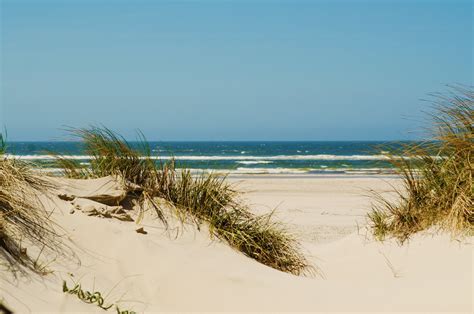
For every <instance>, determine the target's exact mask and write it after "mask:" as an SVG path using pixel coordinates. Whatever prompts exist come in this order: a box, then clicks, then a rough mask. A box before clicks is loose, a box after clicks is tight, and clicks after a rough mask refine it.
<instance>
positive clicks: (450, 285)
mask: <svg viewBox="0 0 474 314" xmlns="http://www.w3.org/2000/svg"><path fill="white" fill-rule="evenodd" d="M232 180H233V181H241V179H238V178H237V179H232ZM389 184H395V185H396V184H397V181H396V180H394V179H390V180H387V181H383V180H381V179H379V178H349V179H348V178H334V177H333V178H321V177H311V178H308V177H306V178H298V177H283V178H258V177H256V178H252V179H245V181H244V182H240V185H239V186H240V188H241V189H243V190H247V191H251V192H249V193H248V194H247V195H246V199H247V200H248V202H249V203H251V204H252V205H253V207H252V208H255V211H257V212H263V211H268V210H271V209H272V208H274V207H275V206H278V213H277V215H276V217H277V218H278V219H280V220H282V221H285V222H287V223H289V226H290V228H291V229H292V230H294V231H296V232H297V233H299V234H300V236H301V238H302V246H303V249H304V250H305V252H306V253H307V254H308V258H309V259H310V260H311V262H312V263H313V264H315V265H318V266H319V267H320V268H321V269H322V271H323V273H324V279H323V278H320V277H315V278H307V277H296V276H293V275H289V274H286V273H282V272H279V271H277V270H274V269H272V268H269V267H266V266H264V265H262V264H259V263H257V262H256V261H254V260H252V259H249V258H247V257H245V256H244V255H242V254H240V253H239V252H236V251H234V250H232V249H231V248H229V247H228V246H227V245H226V244H225V243H220V242H218V241H211V240H210V239H209V235H208V232H207V230H203V229H202V230H201V231H200V232H199V231H197V230H196V229H195V228H193V227H192V226H188V227H186V230H185V231H183V232H181V233H180V234H178V235H177V234H176V229H173V228H171V229H170V230H169V231H165V229H164V228H163V227H162V226H161V224H160V223H159V221H157V220H153V219H150V218H149V217H146V218H145V220H144V221H143V222H142V224H141V226H143V227H144V229H145V230H146V231H147V232H148V234H146V235H143V234H138V233H136V232H135V229H136V228H138V226H137V225H136V224H135V223H134V222H122V221H118V220H116V219H104V218H98V217H89V216H86V215H85V214H84V213H82V212H80V211H76V212H75V213H74V214H70V213H69V212H70V210H71V209H72V206H73V205H71V204H70V203H68V202H66V201H62V200H59V199H55V200H53V201H50V202H49V205H48V206H50V207H51V208H53V207H55V208H56V211H55V214H54V217H55V219H56V220H57V221H58V222H59V223H60V224H61V225H62V226H63V228H64V229H65V231H66V232H67V233H68V234H69V236H70V237H71V239H72V240H73V241H74V243H75V244H76V253H77V255H78V258H79V259H80V261H81V263H80V264H78V263H73V262H68V263H62V264H60V263H59V262H60V261H56V262H55V263H52V264H51V265H50V268H51V269H53V270H54V273H53V274H51V275H48V276H45V277H42V278H38V277H37V276H36V277H35V276H33V277H30V278H18V280H16V281H12V280H11V278H4V279H3V280H2V281H0V284H1V287H0V288H1V294H2V295H3V297H4V299H5V301H6V303H7V304H8V305H9V307H11V308H12V309H14V310H15V312H17V313H27V312H29V311H31V312H46V313H56V312H94V311H95V312H98V313H107V312H104V311H103V310H102V309H100V308H98V307H96V306H95V305H90V304H85V303H83V302H81V301H79V300H78V299H77V298H76V297H75V296H71V295H67V294H64V293H63V292H62V287H61V285H62V279H63V278H64V279H66V280H67V281H68V284H69V285H71V283H72V281H71V279H70V278H71V277H70V275H69V274H68V273H73V274H74V278H75V279H76V280H80V282H81V284H82V285H83V287H84V288H85V289H88V290H92V289H93V287H95V289H96V290H100V291H101V292H103V293H104V294H107V292H108V291H110V290H111V289H112V291H111V293H110V294H109V295H108V296H107V298H106V303H108V302H117V301H120V302H119V305H120V306H121V308H123V309H133V310H135V311H137V312H143V311H146V312H160V313H162V312H183V311H189V312H210V311H215V312H261V311H265V312H298V311H308V312H368V311H373V312H421V311H423V312H427V313H431V312H435V311H446V312H465V313H471V312H472V309H473V308H472V306H473V304H472V300H473V297H472V293H473V291H472V282H473V271H472V265H473V264H472V244H468V243H467V242H469V241H471V239H468V240H469V241H468V240H464V241H461V242H459V241H451V240H450V238H449V237H448V236H446V235H429V234H427V233H425V234H422V235H417V236H416V237H414V238H413V239H412V240H411V241H410V243H409V244H408V245H405V246H402V247H400V246H398V245H397V244H395V243H393V242H386V243H384V244H380V243H376V242H374V241H373V240H370V237H368V238H366V231H365V228H364V223H365V217H364V215H365V213H366V212H367V211H368V210H369V209H370V199H369V198H368V197H366V195H367V194H368V190H370V189H374V190H377V191H388V190H390V185H389ZM75 186H76V187H77V185H75ZM85 190H87V188H85ZM357 225H359V228H358V227H357ZM109 312H111V313H112V312H115V310H114V309H111V310H109Z"/></svg>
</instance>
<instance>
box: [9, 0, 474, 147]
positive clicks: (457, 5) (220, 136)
mask: <svg viewBox="0 0 474 314" xmlns="http://www.w3.org/2000/svg"><path fill="white" fill-rule="evenodd" d="M0 2H1V3H2V6H1V9H2V15H1V19H2V23H1V26H2V38H1V53H2V55H1V61H2V69H1V74H2V81H1V111H0V123H1V124H3V125H5V126H6V128H7V129H8V133H9V137H10V139H12V140H50V139H58V138H61V136H62V134H63V132H61V131H60V128H61V127H62V126H64V125H68V126H74V127H83V126H87V125H88V124H91V123H103V124H105V125H107V126H109V127H110V128H113V129H115V130H118V131H120V132H122V133H123V134H125V135H126V136H129V135H131V134H133V132H134V130H135V129H137V128H140V129H141V130H142V131H143V132H144V133H145V134H146V136H147V137H148V138H149V139H150V140H384V139H388V140H390V139H409V138H413V137H414V136H415V135H413V133H411V132H412V131H414V130H417V129H418V128H419V125H420V123H419V122H420V114H419V112H420V111H421V110H427V109H428V104H427V103H424V102H422V101H420V99H421V98H425V96H426V94H427V93H429V92H434V91H440V90H443V89H444V85H445V84H449V83H463V84H472V71H473V67H472V57H473V54H472V41H473V24H472V23H473V22H472V3H471V1H457V0H449V1H448V0H446V1H408V0H406V1H388V0H387V1H383V0H381V1H357V0H354V1H329V0H328V1H317V0H315V1H298V0H293V1H270V0H268V1H245V0H244V1H217V0H216V1H204V0H203V1H158V0H157V1H140V0H129V1H123V0H122V1H120V0H108V1H106V0H96V1H92V0H77V1H72V0H69V1H67V0H64V1H48V0H42V1H40V0H34V1H33V0H31V1H24V0H0Z"/></svg>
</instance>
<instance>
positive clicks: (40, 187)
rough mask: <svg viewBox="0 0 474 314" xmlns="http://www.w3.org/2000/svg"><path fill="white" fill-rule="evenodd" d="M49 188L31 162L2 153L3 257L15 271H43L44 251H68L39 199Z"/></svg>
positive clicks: (0, 245) (0, 221) (0, 255)
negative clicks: (33, 168) (3, 155)
mask: <svg viewBox="0 0 474 314" xmlns="http://www.w3.org/2000/svg"><path fill="white" fill-rule="evenodd" d="M3 143H5V142H4V140H3ZM2 145H3V147H4V146H5V144H2ZM50 188H52V186H51V184H50V183H49V182H48V181H46V180H44V179H43V178H42V177H41V175H39V174H38V173H36V172H34V171H33V170H32V169H31V167H30V166H29V165H28V164H26V163H24V162H21V161H18V160H13V159H7V158H5V157H2V156H0V259H1V260H2V261H3V262H4V263H5V264H6V265H7V266H8V267H9V268H10V269H11V270H12V271H14V272H16V271H17V270H24V269H30V270H33V271H35V272H37V273H44V270H45V268H44V265H41V262H40V261H41V254H43V255H45V254H48V255H49V253H54V254H55V255H61V254H63V253H64V252H65V251H64V250H65V246H64V245H63V244H62V242H61V240H60V239H61V238H60V236H59V234H58V233H57V232H56V230H55V226H54V223H53V222H52V221H51V220H50V217H49V216H50V213H49V212H47V210H46V209H45V208H44V206H43V204H42V203H41V202H40V201H39V199H38V195H39V194H41V193H44V192H46V191H47V190H48V189H50ZM31 249H33V250H32V252H34V251H35V250H36V251H37V252H36V253H35V254H36V255H35V256H32V255H31V252H30V251H31Z"/></svg>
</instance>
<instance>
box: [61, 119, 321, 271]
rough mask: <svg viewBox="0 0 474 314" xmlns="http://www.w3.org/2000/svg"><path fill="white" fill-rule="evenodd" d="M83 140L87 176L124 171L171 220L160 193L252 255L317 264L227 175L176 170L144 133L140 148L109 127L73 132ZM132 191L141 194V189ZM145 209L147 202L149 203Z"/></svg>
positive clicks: (300, 267)
mask: <svg viewBox="0 0 474 314" xmlns="http://www.w3.org/2000/svg"><path fill="white" fill-rule="evenodd" d="M73 133H74V134H75V135H76V136H78V137H80V138H81V139H82V141H83V142H84V145H85V148H86V151H85V153H86V154H88V155H90V156H91V157H92V160H91V167H90V169H89V170H87V171H89V173H88V176H95V177H100V176H107V175H119V176H121V177H123V178H124V179H125V180H126V181H127V182H131V183H133V184H134V185H138V186H140V187H141V190H140V192H139V193H140V194H139V197H140V198H141V201H142V203H146V202H151V204H152V205H153V206H154V208H155V210H156V212H157V213H158V215H159V217H160V219H161V220H163V221H164V222H166V218H165V217H164V214H163V211H162V210H160V205H159V204H158V203H156V202H155V198H156V197H159V198H162V199H164V200H166V201H167V202H168V203H169V204H171V205H173V206H174V207H175V208H176V209H178V211H177V212H178V216H179V218H180V219H187V218H190V219H192V220H193V221H194V222H195V223H196V224H197V225H198V226H199V225H200V224H201V223H207V224H208V225H209V227H210V230H211V233H212V235H214V236H216V237H218V238H220V239H222V240H224V241H226V242H227V243H229V245H231V246H232V247H233V248H235V249H237V250H239V251H241V252H242V253H244V254H245V255H247V256H248V257H251V258H254V259H255V260H257V261H259V262H261V263H263V264H265V265H268V266H270V267H273V268H275V269H278V270H281V271H285V272H289V273H292V274H296V275H299V274H302V273H305V272H309V271H310V270H311V269H312V268H311V267H310V266H309V263H308V262H307V260H306V259H305V257H304V256H303V255H302V254H301V253H300V251H299V247H298V242H297V241H296V239H295V238H294V237H293V236H291V235H290V233H288V232H287V231H286V230H285V229H284V228H283V227H282V226H281V225H280V224H278V223H276V222H273V221H272V220H271V215H263V216H257V215H254V214H252V213H251V212H250V210H249V209H248V208H247V207H246V206H245V205H243V204H242V203H241V202H240V201H239V198H238V196H239V193H238V192H237V191H235V190H234V189H232V187H231V186H230V185H229V184H228V183H227V181H226V179H225V177H220V176H217V175H215V174H201V175H198V176H193V175H192V174H191V172H190V171H189V170H186V169H180V171H177V170H176V167H175V163H174V161H170V162H168V163H160V164H157V163H156V162H155V160H154V159H153V158H152V156H151V153H150V148H149V145H148V143H147V141H146V140H145V138H144V137H143V135H142V134H141V133H140V134H139V140H140V141H139V149H136V148H134V147H132V146H131V145H130V144H129V143H128V142H127V141H126V140H125V139H124V138H123V137H121V136H119V135H117V134H115V133H114V132H113V131H111V130H109V129H107V128H101V127H91V128H89V129H77V130H73ZM59 161H60V165H61V163H62V166H63V169H64V173H65V174H66V175H68V176H72V177H75V176H76V175H77V174H78V173H79V176H82V171H84V170H83V169H80V168H79V167H77V164H74V163H69V162H64V160H63V161H61V160H59ZM133 193H137V192H136V188H135V189H134V192H133ZM144 207H146V206H144Z"/></svg>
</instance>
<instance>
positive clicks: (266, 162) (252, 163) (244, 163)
mask: <svg viewBox="0 0 474 314" xmlns="http://www.w3.org/2000/svg"><path fill="white" fill-rule="evenodd" d="M237 163H239V164H242V165H260V164H271V163H273V161H270V160H249V161H237Z"/></svg>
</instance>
